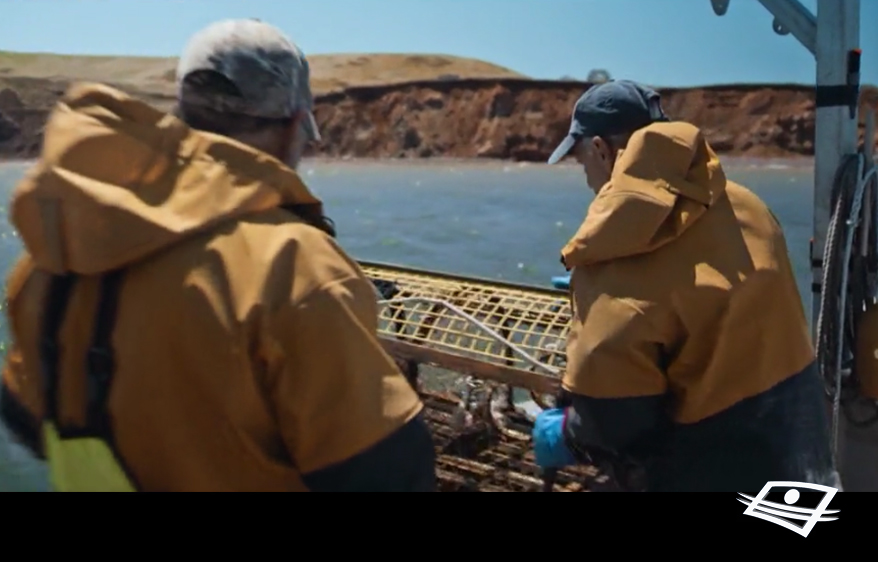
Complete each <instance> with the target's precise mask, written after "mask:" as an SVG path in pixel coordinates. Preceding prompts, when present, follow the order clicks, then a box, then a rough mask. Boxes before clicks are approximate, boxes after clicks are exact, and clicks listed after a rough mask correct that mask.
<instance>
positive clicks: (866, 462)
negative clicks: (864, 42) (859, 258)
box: [711, 0, 878, 491]
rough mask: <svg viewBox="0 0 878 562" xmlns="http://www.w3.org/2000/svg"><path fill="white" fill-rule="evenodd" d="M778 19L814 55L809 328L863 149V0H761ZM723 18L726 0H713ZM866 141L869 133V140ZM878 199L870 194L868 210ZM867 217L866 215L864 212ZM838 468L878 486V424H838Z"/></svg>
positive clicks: (864, 486)
mask: <svg viewBox="0 0 878 562" xmlns="http://www.w3.org/2000/svg"><path fill="white" fill-rule="evenodd" d="M759 2H760V3H761V4H762V5H763V6H764V7H765V8H766V9H767V10H768V11H769V12H771V14H772V15H773V16H774V18H775V19H774V22H773V28H774V31H775V32H776V33H778V34H780V35H788V34H792V35H793V37H795V38H796V39H797V40H798V41H799V43H801V44H802V45H803V46H804V47H805V48H806V49H808V51H809V52H810V53H811V54H813V55H814V57H815V60H816V63H817V64H816V66H817V69H816V70H817V72H816V96H815V106H816V126H815V133H814V136H815V138H814V222H813V238H812V242H811V272H812V289H811V291H812V311H813V313H812V319H813V320H812V333H814V336H815V342H816V341H817V333H816V332H817V318H818V315H819V313H820V293H821V283H822V279H823V267H822V266H823V257H824V256H823V254H824V248H825V245H826V237H827V230H828V226H829V222H830V218H831V215H832V209H831V208H830V207H831V205H832V189H833V183H834V180H835V175H836V172H837V171H838V169H839V166H840V165H841V163H842V159H843V158H844V156H845V155H849V154H854V153H856V152H857V150H858V134H857V133H858V131H857V104H858V101H859V100H858V98H859V66H860V64H859V57H860V51H859V40H860V0H817V14H816V16H815V15H814V14H812V13H811V11H810V10H808V9H807V8H806V7H804V6H803V5H802V4H801V3H800V2H799V1H798V0H759ZM711 4H712V5H713V10H714V12H715V13H716V14H717V15H719V16H722V15H724V14H725V13H726V11H727V10H728V7H729V0H711ZM866 142H867V146H869V145H871V143H872V138H871V137H867V139H866ZM875 203H876V202H873V201H870V200H869V195H868V192H867V195H866V199H865V200H864V202H863V204H864V205H865V206H866V208H867V209H869V208H872V207H873V206H874V205H875ZM867 216H868V214H867ZM840 428H841V430H840V432H839V433H840V437H839V451H838V457H837V458H838V461H837V462H838V468H839V471H840V473H841V477H842V483H843V486H844V489H845V490H846V491H878V428H876V427H874V426H873V427H869V428H862V429H861V428H854V427H852V426H851V427H848V426H847V424H846V423H845V420H844V419H842V420H841V423H840Z"/></svg>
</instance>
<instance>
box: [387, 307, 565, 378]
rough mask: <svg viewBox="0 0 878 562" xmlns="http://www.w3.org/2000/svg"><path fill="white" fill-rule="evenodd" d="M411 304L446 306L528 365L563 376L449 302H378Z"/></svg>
mask: <svg viewBox="0 0 878 562" xmlns="http://www.w3.org/2000/svg"><path fill="white" fill-rule="evenodd" d="M409 303H413V304H433V305H441V306H444V307H445V308H447V309H448V310H450V311H452V312H454V313H455V314H457V315H458V316H461V317H463V318H464V319H466V320H467V321H469V322H471V323H472V324H474V325H476V326H477V327H479V328H480V329H482V330H483V331H485V332H487V333H488V335H490V336H491V338H492V339H494V340H496V341H497V342H498V343H500V344H501V345H505V346H507V347H508V348H509V349H511V350H512V351H513V352H515V353H516V354H518V355H519V356H520V357H521V358H522V359H524V360H525V361H527V362H528V363H530V364H531V365H533V366H534V367H537V368H539V369H543V370H545V371H546V372H548V373H549V374H550V375H554V376H558V375H560V374H561V371H560V370H558V369H556V368H554V367H552V366H550V365H546V364H545V363H543V362H542V361H540V360H538V359H536V358H534V357H533V356H531V355H530V354H529V353H527V352H526V351H524V350H523V349H521V348H520V347H518V346H517V345H515V344H514V343H512V342H511V341H509V340H507V339H505V338H504V337H503V336H501V335H500V334H498V333H497V332H496V331H494V330H492V329H491V328H490V327H488V326H487V325H486V324H485V323H483V322H482V321H481V320H479V319H478V318H476V317H474V316H472V315H470V314H467V313H466V312H464V311H463V310H461V309H459V308H457V307H456V306H454V305H453V304H451V303H449V302H446V301H443V300H439V299H431V298H426V297H407V298H401V299H387V300H379V301H378V305H379V306H391V305H397V304H409Z"/></svg>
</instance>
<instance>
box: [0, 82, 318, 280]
mask: <svg viewBox="0 0 878 562" xmlns="http://www.w3.org/2000/svg"><path fill="white" fill-rule="evenodd" d="M289 204H301V205H315V206H317V210H319V211H320V212H321V213H322V203H321V202H320V200H319V199H317V198H316V197H314V195H312V194H311V193H310V192H309V190H308V188H307V187H306V186H305V185H304V184H303V183H302V181H301V180H300V179H299V176H298V175H297V174H296V172H295V171H293V170H292V169H290V168H289V167H287V166H286V165H284V164H283V163H282V162H280V161H279V160H277V159H275V158H273V157H271V156H269V155H267V154H265V153H262V152H260V151H258V150H256V149H253V148H250V147H248V146H246V145H244V144H242V143H239V142H236V141H234V140H231V139H228V138H226V137H222V136H219V135H213V134H209V133H202V132H198V131H195V130H193V129H190V128H189V127H188V126H187V125H186V124H185V123H183V122H182V121H180V120H179V119H177V118H176V117H174V116H172V115H169V114H165V113H163V112H160V111H158V110H157V109H154V108H152V107H150V106H148V105H146V104H145V103H142V102H139V101H137V100H135V99H133V98H131V97H129V96H127V95H126V94H124V93H122V92H120V91H118V90H115V89H113V88H109V87H106V86H102V85H96V84H78V85H75V86H73V87H72V88H70V89H69V90H68V91H67V93H66V94H65V95H64V97H63V98H62V99H61V100H60V101H59V102H58V104H57V105H56V107H55V108H54V109H53V111H52V113H51V115H50V116H49V119H48V121H47V123H46V127H45V130H44V141H43V149H42V154H41V157H40V159H39V161H38V162H37V163H36V164H35V165H34V167H33V168H31V170H30V171H29V172H28V174H27V175H26V177H25V178H24V179H23V180H22V181H21V182H20V183H19V184H18V185H17V186H16V188H15V191H14V192H13V195H12V201H11V220H12V223H13V224H14V226H15V228H16V229H17V230H18V232H19V233H20V235H21V238H22V240H23V242H24V245H25V247H26V249H27V251H28V252H29V253H30V255H31V257H32V258H33V260H34V262H35V264H36V265H37V266H39V267H40V268H43V269H45V270H48V271H50V272H52V273H55V274H60V273H66V272H73V273H78V274H82V275H91V274H99V273H104V272H107V271H110V270H113V269H116V268H119V267H122V266H126V265H128V264H131V263H133V262H135V261H137V260H139V259H141V258H143V257H145V256H147V255H148V254H151V253H152V252H155V251H158V250H161V249H163V248H165V247H168V246H171V245H173V244H175V243H177V242H179V241H181V240H182V239H184V238H186V237H189V236H192V235H193V234H195V233H198V232H201V231H203V230H205V229H208V228H211V227H214V226H216V225H218V224H220V223H222V222H225V221H228V220H232V219H235V218H238V217H241V216H242V215H245V214H248V213H253V212H258V211H264V210H268V209H271V208H274V207H278V206H281V205H289Z"/></svg>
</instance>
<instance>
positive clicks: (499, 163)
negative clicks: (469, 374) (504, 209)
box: [0, 154, 814, 169]
mask: <svg viewBox="0 0 878 562" xmlns="http://www.w3.org/2000/svg"><path fill="white" fill-rule="evenodd" d="M719 159H720V163H721V164H723V165H724V166H726V167H735V168H737V167H741V166H748V165H751V166H753V167H758V168H768V167H771V166H782V167H785V168H808V167H812V166H813V165H814V157H813V156H786V157H782V158H772V157H759V156H723V155H722V154H720V155H719ZM36 161H37V159H36V158H4V157H0V166H7V165H10V166H15V165H22V164H33V163H35V162H36ZM308 164H316V165H319V166H325V165H330V164H332V165H340V166H364V165H366V166H368V165H375V166H394V167H407V166H412V167H414V166H417V167H430V166H441V167H446V166H449V165H456V166H467V167H484V168H506V167H516V168H543V167H544V168H547V169H549V168H555V169H559V168H560V169H570V168H578V167H579V165H578V164H577V163H576V162H574V161H572V160H566V161H564V162H560V163H558V164H556V165H554V166H549V165H548V164H545V163H542V162H529V161H518V160H509V159H501V158H453V157H441V156H434V157H431V158H376V157H369V156H364V157H342V158H335V157H329V156H310V157H306V158H304V159H303V160H302V165H308Z"/></svg>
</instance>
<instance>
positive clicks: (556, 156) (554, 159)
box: [547, 135, 576, 164]
mask: <svg viewBox="0 0 878 562" xmlns="http://www.w3.org/2000/svg"><path fill="white" fill-rule="evenodd" d="M575 144H576V137H574V136H573V135H567V136H566V137H564V140H563V141H561V144H559V145H558V148H556V149H555V152H553V153H552V155H551V156H549V160H548V161H547V163H548V164H557V163H558V162H560V161H561V159H562V158H564V157H565V156H567V154H569V153H570V149H571V148H573V145H575Z"/></svg>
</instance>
